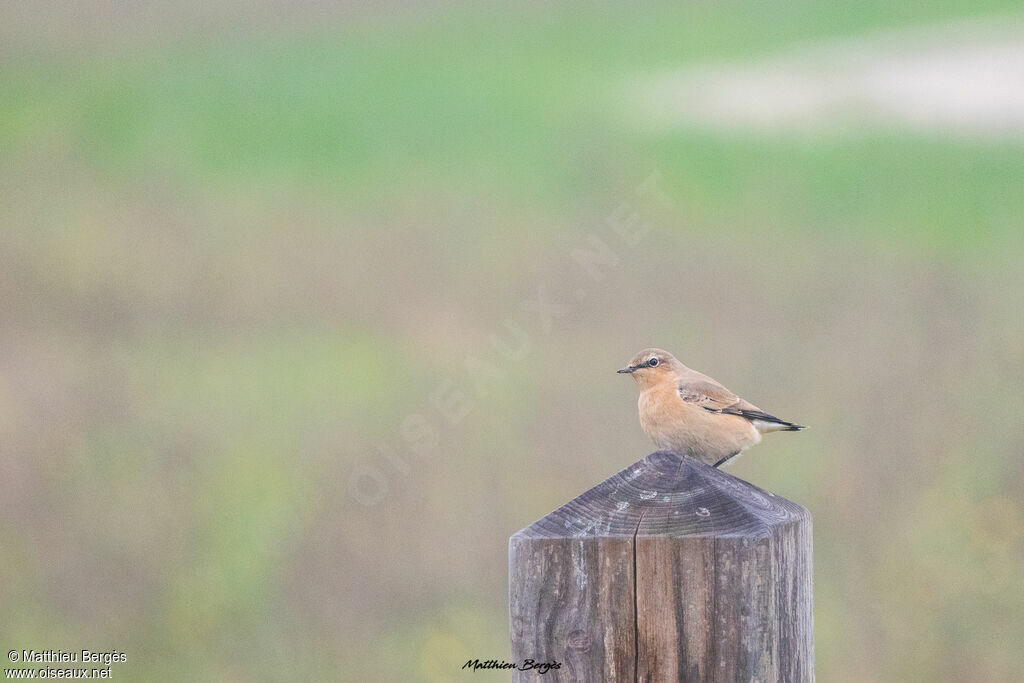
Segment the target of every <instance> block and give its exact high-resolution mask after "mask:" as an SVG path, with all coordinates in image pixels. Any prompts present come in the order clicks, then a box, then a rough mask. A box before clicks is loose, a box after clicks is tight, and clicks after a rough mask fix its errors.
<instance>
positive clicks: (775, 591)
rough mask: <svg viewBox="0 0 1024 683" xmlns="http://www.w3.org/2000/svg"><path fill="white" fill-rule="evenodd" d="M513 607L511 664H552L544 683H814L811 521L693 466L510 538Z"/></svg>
mask: <svg viewBox="0 0 1024 683" xmlns="http://www.w3.org/2000/svg"><path fill="white" fill-rule="evenodd" d="M509 602H510V611H511V637H512V661H513V663H516V664H518V665H520V669H521V668H522V667H521V665H522V662H523V661H524V660H527V659H532V660H534V661H535V662H538V663H543V662H552V661H557V662H558V663H559V668H557V669H551V670H549V671H548V672H547V673H546V674H545V675H544V677H543V680H545V681H551V680H555V681H587V682H590V681H728V682H730V683H733V682H735V681H761V682H763V683H767V682H770V681H786V682H787V683H790V682H796V683H801V682H803V681H813V680H814V629H813V621H812V588H811V516H810V513H808V512H807V510H805V509H804V508H803V507H801V506H799V505H797V504H795V503H791V502H790V501H788V500H786V499H784V498H781V497H779V496H776V495H774V494H771V493H768V492H767V491H764V490H762V489H759V488H758V487H756V486H754V485H752V484H749V483H747V482H745V481H743V480H742V479H737V478H736V477H733V476H731V475H729V474H726V473H725V472H722V471H721V470H718V469H715V468H713V467H709V466H707V465H705V464H703V463H701V462H698V461H697V460H695V459H693V458H690V457H686V456H679V455H675V454H673V453H668V452H657V453H652V454H651V455H649V456H647V457H646V458H644V459H643V460H641V461H640V462H638V463H636V464H634V465H632V466H631V467H628V468H626V469H624V470H623V471H621V472H619V473H618V474H616V475H615V476H613V477H611V478H610V479H608V480H607V481H604V482H602V483H601V484H598V485H597V486H595V487H594V488H592V489H590V490H589V491H587V492H586V493H584V494H583V495H581V496H579V497H578V498H576V499H575V500H572V501H570V502H568V503H566V504H565V505H563V506H562V507H560V508H558V509H557V510H555V511H554V512H552V513H551V514H549V515H548V516H546V517H544V518H543V519H541V520H540V521H538V522H536V523H534V524H531V525H530V526H528V527H526V528H525V529H523V530H521V531H519V532H517V533H516V534H515V535H513V536H512V538H511V539H509ZM513 678H514V680H516V681H534V682H535V681H537V680H538V673H537V670H525V671H524V670H516V671H515V673H514V675H513Z"/></svg>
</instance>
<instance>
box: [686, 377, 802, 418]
mask: <svg viewBox="0 0 1024 683" xmlns="http://www.w3.org/2000/svg"><path fill="white" fill-rule="evenodd" d="M679 397H680V398H681V399H683V400H684V401H686V402H687V403H693V404H695V405H698V406H700V407H701V408H703V409H704V410H707V411H709V412H712V413H722V414H724V415H736V416H738V417H742V418H746V419H748V420H750V421H751V422H753V421H755V420H758V421H761V422H771V423H776V424H779V425H786V426H795V425H792V423H790V422H786V421H785V420H781V419H779V418H777V417H775V416H774V415H770V414H768V413H766V412H764V411H763V410H761V409H760V408H758V407H757V406H755V405H754V404H753V403H750V402H749V401H744V400H743V399H742V398H740V397H739V396H737V395H736V394H734V393H732V392H731V391H729V390H728V389H726V388H725V387H723V386H722V385H721V384H718V383H716V382H709V381H707V380H696V381H692V382H680V384H679Z"/></svg>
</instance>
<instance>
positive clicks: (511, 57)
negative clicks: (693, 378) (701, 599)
mask: <svg viewBox="0 0 1024 683" xmlns="http://www.w3.org/2000/svg"><path fill="white" fill-rule="evenodd" d="M1015 7H1016V8H1019V3H1011V2H998V1H991V0H982V2H965V1H959V0H958V1H955V2H949V3H942V4H941V5H935V4H934V3H929V2H917V1H914V2H905V3H899V4H898V5H893V4H892V3H888V2H880V1H876V0H867V1H865V0H859V1H858V2H847V1H845V0H844V1H843V2H832V3H819V2H809V1H803V0H799V1H797V2H788V3H777V2H750V1H747V0H737V1H730V2H720V3H713V4H708V3H696V4H690V5H675V4H662V3H651V4H643V5H641V6H625V5H620V4H618V3H605V2H600V3H560V4H542V3H525V4H523V3H518V4H505V3H487V4H486V5H477V4H469V3H462V2H455V3H443V4H439V5H428V4H413V5H408V6H402V5H398V4H395V3H383V4H381V5H379V6H376V7H371V8H367V7H362V6H360V5H359V4H357V3H342V4H340V5H327V4H324V3H315V2H313V3H305V4H301V5H297V6H291V5H289V4H287V3H284V2H277V1H276V0H255V2H248V3H240V2H225V3H220V4H216V5H212V6H208V5H205V4H202V3H198V2H186V3H182V4H177V5H173V6H172V5H171V4H170V3H154V4H146V3H138V4H131V5H126V4H119V3H105V2H99V1H98V0H86V1H85V2H81V3H57V2H40V3H13V2H12V3H4V4H2V5H0V197H2V199H0V221H2V222H0V451H2V454H0V455H2V457H0V512H2V517H0V548H2V552H0V645H3V646H4V647H5V648H7V649H11V648H17V649H21V648H35V649H56V648H63V649H66V650H75V649H82V648H88V649H93V650H110V649H119V650H121V651H126V652H127V653H128V663H127V664H122V665H116V664H115V665H114V677H115V678H119V679H122V680H220V681H247V680H303V679H307V680H339V679H340V680H347V681H446V680H453V679H456V678H461V677H465V676H466V675H467V674H466V673H465V672H462V671H460V670H459V667H460V666H461V665H462V663H463V662H465V661H466V660H467V659H470V658H478V657H479V658H480V659H485V658H487V659H490V658H503V657H507V653H508V643H507V638H508V629H507V602H506V599H507V574H506V572H507V564H506V563H507V555H506V553H507V539H508V537H509V535H510V534H512V533H513V532H515V531H516V530H518V529H519V528H521V527H523V526H526V525H527V524H529V523H531V522H532V521H534V520H536V519H538V518H539V517H541V516H543V515H544V514H546V513H547V512H549V511H550V510H552V509H554V508H555V507H557V506H559V505H560V504H562V503H564V502H566V501H567V500H569V499H571V498H572V497H574V496H576V495H578V494H579V493H580V492H582V491H583V490H585V489H587V488H589V487H590V486H592V485H593V484H595V483H597V482H599V481H601V480H602V479H604V478H606V477H607V476H610V475H611V474H613V473H615V472H616V471H618V470H619V469H621V468H623V467H625V466H627V465H628V464H630V463H632V462H634V461H635V460H638V459H639V458H641V457H643V456H644V455H645V454H647V453H648V452H649V451H650V450H651V447H650V444H649V443H648V442H647V440H646V437H644V435H643V434H642V432H641V431H640V427H639V424H638V422H637V419H636V413H635V411H636V406H635V400H636V390H635V388H634V387H633V385H632V383H631V382H629V381H628V380H625V379H623V378H622V377H621V376H619V375H616V374H615V373H614V370H615V369H616V368H618V367H620V366H621V365H623V363H624V362H625V361H626V360H628V358H629V357H630V356H631V355H632V354H633V353H634V352H636V351H637V350H639V349H641V348H643V347H645V346H650V345H657V346H662V347H665V348H668V349H669V350H671V351H672V352H674V353H675V354H676V355H677V356H679V357H680V359H681V360H683V361H684V362H685V363H687V364H688V365H690V366H691V367H694V368H696V369H699V370H701V371H703V372H706V373H708V374H710V375H712V376H714V377H716V378H717V379H719V380H721V381H722V382H724V383H725V384H726V385H727V386H729V387H730V388H732V389H733V390H734V391H737V392H738V393H740V394H742V395H743V396H744V397H746V398H748V399H749V400H751V401H753V402H754V403H756V404H758V405H760V406H762V407H763V408H765V409H766V410H769V411H770V412H773V413H775V414H778V415H780V416H781V417H783V418H786V419H790V420H795V421H798V422H800V423H802V424H808V425H811V427H812V429H810V430H809V431H807V432H803V433H801V434H798V435H797V434H782V435H774V436H771V437H769V438H767V439H766V440H765V443H763V444H762V445H760V446H759V447H758V448H756V449H755V450H754V451H753V452H752V453H751V454H750V455H748V456H747V457H745V458H743V459H741V460H739V461H738V463H737V464H736V465H735V466H734V467H733V468H732V469H731V471H732V473H734V474H736V475H738V476H741V477H743V478H745V479H749V480H750V481H752V482H754V483H756V484H758V485H759V486H762V487H764V488H766V489H769V490H771V491H774V492H776V493H778V494H781V495H784V496H786V497H788V498H790V499H792V500H794V501H797V502H799V503H802V504H803V505H805V506H806V507H807V508H809V509H810V510H811V512H812V514H813V515H814V525H815V528H814V532H815V548H814V552H815V556H814V561H815V601H816V610H815V619H816V647H817V672H818V679H819V680H822V681H910V680H914V681H918V680H919V681H937V680H964V681H967V680H985V681H1002V680H1006V681H1009V680H1019V678H1020V675H1021V673H1020V672H1021V671H1022V670H1024V649H1022V648H1021V647H1020V643H1021V642H1024V581H1022V580H1021V573H1022V572H1021V570H1022V568H1024V531H1022V529H1024V495H1022V494H1024V459H1022V458H1021V443H1022V442H1024V420H1022V417H1021V409H1022V407H1024V406H1022V400H1021V387H1022V386H1024V315H1022V306H1021V292H1022V291H1024V276H1022V271H1021V267H1020V263H1021V259H1022V257H1024V191H1022V188H1024V146H1022V145H1021V144H1020V141H1019V140H1016V141H1014V140H1003V139H995V138H986V137H979V138H976V139H973V138H970V137H963V136H948V135H943V134H941V132H935V131H917V130H911V129H906V128H903V129H901V128H900V127H898V126H892V127H886V126H872V125H865V126H856V125H854V126H845V127H844V128H843V129H842V130H840V131H838V132H835V133H833V134H828V135H815V134H807V135H804V134H801V132H800V131H789V132H786V131H780V132H764V131H761V132H758V131H749V130H747V131H744V130H739V129H737V130H732V131H722V130H717V131H716V130H712V129H710V128H708V127H700V126H669V127H665V126H650V125H646V124H645V123H644V121H643V120H644V116H643V115H636V116H634V114H637V112H638V110H642V109H643V108H644V107H645V106H647V104H649V102H647V101H646V100H644V99H643V98H642V97H640V98H637V97H634V94H635V92H636V90H637V89H636V87H634V86H635V85H636V84H642V83H644V82H645V81H646V80H647V79H650V78H651V77H653V76H655V75H658V74H664V73H671V72H673V70H675V69H678V68H681V67H685V66H688V65H694V64H700V63H704V62H714V61H719V60H721V61H726V62H729V63H740V64H753V65H756V64H758V63H759V61H760V60H762V59H764V58H767V57H768V56H771V55H775V54H779V53H785V52H786V51H787V50H788V49H790V48H791V47H793V46H799V45H802V44H805V43H807V41H826V42H827V41H829V40H832V39H840V38H847V37H851V36H859V35H862V34H870V33H871V32H872V31H875V30H878V29H890V28H892V29H899V28H901V27H916V26H920V25H927V24H932V23H935V22H940V23H941V22H945V21H956V20H960V19H973V18H976V17H983V16H989V15H991V14H992V13H997V14H998V13H999V12H1003V11H1006V10H1012V9H1014V8H1015ZM1007 16H1010V17H1016V19H1015V21H1017V22H1018V23H1020V19H1021V17H1020V16H1019V15H1007ZM652 174H654V175H652ZM651 178H653V180H654V181H655V182H656V183H657V186H658V187H659V188H660V190H661V191H663V192H664V193H665V194H666V195H667V196H668V197H670V199H671V206H667V205H666V204H665V203H664V202H662V201H659V198H658V197H657V196H655V195H653V194H650V193H647V194H645V193H642V192H641V193H638V192H637V191H636V188H637V187H638V186H640V185H641V184H642V183H643V182H644V181H645V180H647V179H651ZM624 207H625V208H626V209H628V212H635V213H636V215H637V216H641V217H642V219H643V221H645V222H646V223H648V224H649V225H650V226H651V230H650V232H649V233H648V234H647V235H646V236H645V237H644V239H643V240H641V241H640V243H639V244H638V245H636V246H635V247H630V246H627V245H625V244H623V242H622V241H621V240H619V238H618V237H617V236H616V235H615V233H614V232H612V230H611V229H610V227H609V225H608V220H607V219H608V218H609V216H615V215H619V216H622V215H623V214H622V210H623V208H624ZM594 237H596V238H597V239H600V240H602V241H603V243H604V244H606V245H607V247H608V249H609V250H610V252H611V254H612V256H611V257H609V258H610V259H611V260H610V261H609V262H608V263H605V264H603V265H599V266H598V267H597V272H598V275H599V277H598V278H596V279H595V277H593V276H592V274H591V273H589V272H588V270H587V269H586V268H583V267H581V266H580V264H579V263H578V261H577V260H576V259H574V257H573V254H574V252H579V250H584V251H585V250H591V251H593V250H595V249H596V247H595V244H597V243H595V242H594V241H593V238H594ZM577 256H579V254H578V253H577ZM612 261H614V263H613V262H612ZM538 297H542V298H543V299H544V300H545V301H546V302H547V303H546V304H545V307H544V309H545V310H546V306H548V305H556V306H557V307H558V309H559V312H558V315H557V316H556V317H555V318H554V319H552V320H545V319H544V317H543V316H541V315H540V314H539V313H538V311H537V310H536V306H535V305H533V304H531V302H536V301H537V300H538ZM546 323H550V324H549V325H548V324H546ZM495 338H497V339H498V340H503V341H504V342H505V344H506V345H511V346H512V347H513V348H514V350H517V351H521V353H519V354H516V356H515V357H509V356H508V355H506V354H504V353H502V352H501V345H500V344H496V343H495ZM459 392H461V393H462V394H464V395H465V406H466V407H467V410H466V411H465V412H466V414H465V416H464V417H461V419H459V420H458V422H457V424H452V423H451V421H449V419H448V418H447V417H445V411H444V405H443V404H444V402H445V401H446V400H450V399H452V398H453V397H457V395H458V393H459ZM417 416H418V417H417ZM403 425H404V426H405V428H404V430H403ZM410 445H412V446H419V447H420V448H419V450H420V451H422V452H420V453H415V452H413V449H411V448H410ZM4 651H5V652H6V649H5V650H4ZM473 677H474V678H480V677H485V678H494V679H502V680H504V679H506V678H507V675H506V674H504V673H502V672H489V673H488V672H477V673H476V674H475V675H473Z"/></svg>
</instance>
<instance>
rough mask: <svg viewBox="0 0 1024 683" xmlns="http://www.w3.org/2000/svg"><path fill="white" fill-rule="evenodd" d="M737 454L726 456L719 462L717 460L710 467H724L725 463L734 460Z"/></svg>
mask: <svg viewBox="0 0 1024 683" xmlns="http://www.w3.org/2000/svg"><path fill="white" fill-rule="evenodd" d="M739 454H740V452H739V451H736V452H735V453H733V454H732V455H727V456H725V457H724V458H722V459H721V460H719V461H718V462H716V463H715V464H714V465H712V467H718V466H720V465H724V464H725V463H727V462H729V461H730V460H732V459H733V458H735V457H736V456H737V455H739Z"/></svg>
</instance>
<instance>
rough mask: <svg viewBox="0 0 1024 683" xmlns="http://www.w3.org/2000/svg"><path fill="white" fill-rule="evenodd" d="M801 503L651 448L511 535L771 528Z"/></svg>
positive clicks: (791, 518)
mask: <svg viewBox="0 0 1024 683" xmlns="http://www.w3.org/2000/svg"><path fill="white" fill-rule="evenodd" d="M809 518H810V513H809V512H808V511H807V510H806V509H805V508H803V507H802V506H800V505H797V504H796V503H793V502H791V501H789V500H786V499H785V498H783V497H781V496H776V495H775V494H773V493H769V492H767V491H765V490H764V489H761V488H758V487H757V486H754V485H753V484H751V483H749V482H746V481H744V480H742V479H739V478H737V477H734V476H732V475H731V474H727V473H725V472H723V471H721V470H719V469H716V468H714V467H711V466H709V465H705V464H704V463H702V462H700V461H698V460H697V459H695V458H691V457H689V456H685V455H678V454H675V453H671V452H668V451H657V452H655V453H651V454H650V455H648V456H647V457H646V458H644V459H643V460H640V461H638V462H636V463H634V464H632V465H630V466H629V467H627V468H626V469H624V470H622V471H621V472H619V473H618V474H615V475H613V476H612V477H609V478H608V479H606V480H605V481H603V482H601V483H600V484H598V485H597V486H595V487H594V488H592V489H590V490H589V491H587V492H585V493H583V494H581V495H580V496H578V497H576V498H574V499H573V500H571V501H569V502H568V503H566V504H565V505H563V506H561V507H560V508H558V509H557V510H555V511H553V512H552V513H550V514H548V515H546V516H545V517H543V518H541V519H540V520H538V521H536V522H534V523H533V524H531V525H530V526H528V527H526V528H525V529H522V530H520V531H518V532H517V533H516V534H514V535H513V536H512V540H513V541H515V540H516V539H538V538H587V537H629V538H632V537H634V536H674V537H680V536H721V537H727V536H742V537H748V536H749V537H757V536H763V535H766V534H770V533H771V532H772V530H773V529H775V528H776V527H778V526H780V525H785V524H789V523H792V522H796V521H799V520H802V519H809Z"/></svg>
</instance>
